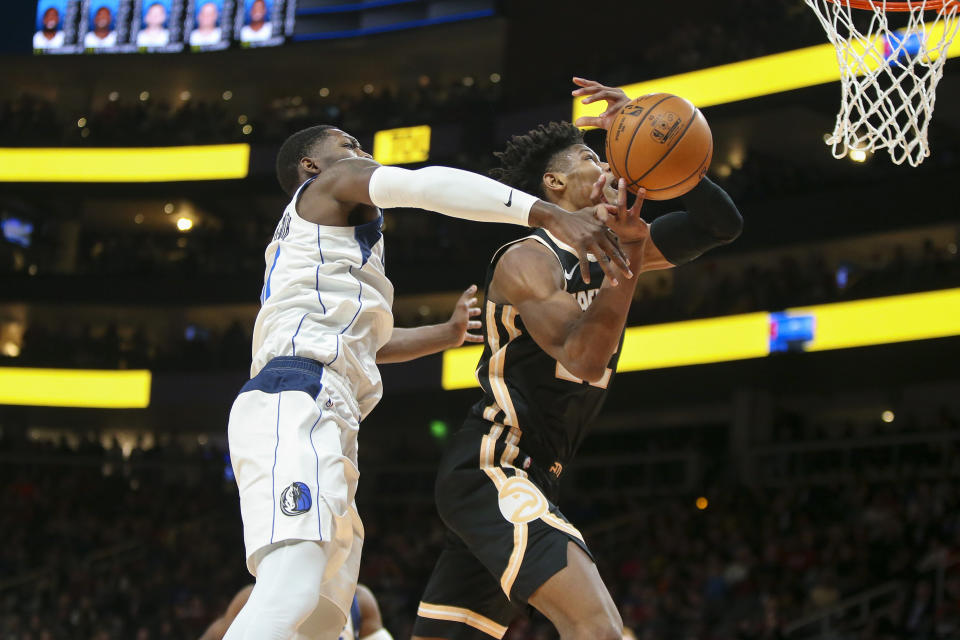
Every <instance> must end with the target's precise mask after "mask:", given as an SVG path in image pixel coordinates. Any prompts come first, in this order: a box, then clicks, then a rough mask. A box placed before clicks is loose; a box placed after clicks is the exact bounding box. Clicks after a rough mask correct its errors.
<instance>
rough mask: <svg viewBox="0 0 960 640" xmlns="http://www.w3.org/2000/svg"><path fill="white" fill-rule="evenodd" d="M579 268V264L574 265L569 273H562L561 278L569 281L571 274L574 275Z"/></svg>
mask: <svg viewBox="0 0 960 640" xmlns="http://www.w3.org/2000/svg"><path fill="white" fill-rule="evenodd" d="M579 268H580V265H579V264H577V265H574V266H573V268H571V269H570V271H564V272H563V277H564V278H566V279H567V280H569V279H570V278H572V277H573V274H574V273H576V271H577V269H579Z"/></svg>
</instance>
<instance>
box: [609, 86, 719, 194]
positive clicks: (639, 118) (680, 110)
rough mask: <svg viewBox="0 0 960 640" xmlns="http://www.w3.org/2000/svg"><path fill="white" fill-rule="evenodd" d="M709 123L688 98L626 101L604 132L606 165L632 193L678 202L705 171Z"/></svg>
mask: <svg viewBox="0 0 960 640" xmlns="http://www.w3.org/2000/svg"><path fill="white" fill-rule="evenodd" d="M712 157H713V136H712V135H711V134H710V125H708V124H707V119H706V118H704V117H703V114H702V113H700V110H699V109H697V108H696V107H695V106H693V104H691V102H690V101H689V100H686V99H685V98H681V97H680V96H675V95H672V94H669V93H650V94H647V95H645V96H640V97H639V98H637V99H635V100H632V101H630V103H629V104H627V105H626V106H625V107H624V108H623V109H622V110H621V111H620V113H619V114H618V115H617V117H616V119H615V120H614V121H613V126H612V127H610V130H609V132H608V134H607V162H609V163H610V169H611V170H612V171H613V173H614V175H616V176H617V177H618V178H623V179H624V180H626V181H627V188H628V189H629V190H630V192H631V193H637V190H638V189H639V188H640V187H643V188H644V189H646V190H647V196H646V197H647V198H648V199H650V200H669V199H670V198H677V197H679V196H682V195H683V194H685V193H686V192H688V191H690V189H693V188H694V187H695V186H697V183H699V182H700V180H701V179H702V178H703V176H704V174H706V172H707V168H709V167H710V159H711V158H712Z"/></svg>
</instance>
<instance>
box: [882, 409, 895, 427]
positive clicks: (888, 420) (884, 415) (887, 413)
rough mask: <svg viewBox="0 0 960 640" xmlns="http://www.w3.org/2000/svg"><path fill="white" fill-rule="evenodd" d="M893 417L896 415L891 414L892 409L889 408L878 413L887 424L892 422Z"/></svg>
mask: <svg viewBox="0 0 960 640" xmlns="http://www.w3.org/2000/svg"><path fill="white" fill-rule="evenodd" d="M895 417H896V416H895V415H894V414H893V411H890V410H889V409H887V410H886V411H884V412H883V413H881V414H880V419H881V420H883V421H884V422H886V423H888V424H889V423H891V422H893V420H894V418H895Z"/></svg>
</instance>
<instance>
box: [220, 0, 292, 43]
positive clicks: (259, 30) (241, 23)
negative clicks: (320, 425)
mask: <svg viewBox="0 0 960 640" xmlns="http://www.w3.org/2000/svg"><path fill="white" fill-rule="evenodd" d="M295 13H296V0H239V1H238V7H237V20H236V25H235V27H234V34H235V37H236V39H237V40H238V41H239V42H240V46H241V47H271V46H277V45H280V44H283V43H284V41H285V40H286V37H287V36H290V35H292V34H293V23H294V16H295Z"/></svg>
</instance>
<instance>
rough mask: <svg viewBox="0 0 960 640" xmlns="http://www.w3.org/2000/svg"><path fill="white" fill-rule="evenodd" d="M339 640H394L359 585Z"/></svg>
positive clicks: (218, 638)
mask: <svg viewBox="0 0 960 640" xmlns="http://www.w3.org/2000/svg"><path fill="white" fill-rule="evenodd" d="M252 590H253V585H248V586H246V587H244V588H243V589H240V591H238V592H237V595H235V596H233V600H231V601H230V604H229V605H228V606H227V610H226V612H224V614H223V616H221V617H219V618H217V619H216V620H214V621H213V622H211V623H210V626H209V627H207V630H206V631H204V633H203V635H202V636H200V640H223V634H224V633H226V631H227V627H229V626H230V623H231V622H233V620H234V619H235V618H236V617H237V614H239V613H240V610H241V609H243V606H244V605H245V604H246V603H247V600H249V599H250V592H251V591H252ZM624 638H626V636H624ZM305 640H309V639H305ZM338 640H393V636H391V635H390V632H389V631H387V630H386V629H385V628H384V627H383V619H382V618H381V616H380V605H378V604H377V599H376V598H375V597H374V595H373V592H372V591H370V589H369V588H368V587H366V586H364V585H362V584H358V585H357V593H356V594H355V595H354V596H353V604H352V605H351V607H350V617H349V618H347V623H346V624H345V625H344V626H343V630H342V631H341V632H340V637H339V638H338Z"/></svg>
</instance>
